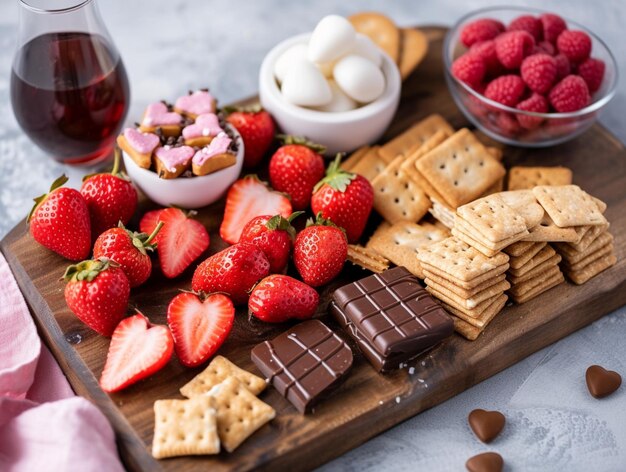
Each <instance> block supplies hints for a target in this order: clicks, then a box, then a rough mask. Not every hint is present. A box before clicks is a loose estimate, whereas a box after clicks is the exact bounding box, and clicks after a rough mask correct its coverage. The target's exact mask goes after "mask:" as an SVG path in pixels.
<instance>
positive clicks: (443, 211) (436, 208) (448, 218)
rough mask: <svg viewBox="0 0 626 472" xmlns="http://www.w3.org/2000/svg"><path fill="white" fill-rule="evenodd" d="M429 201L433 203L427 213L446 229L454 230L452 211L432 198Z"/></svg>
mask: <svg viewBox="0 0 626 472" xmlns="http://www.w3.org/2000/svg"><path fill="white" fill-rule="evenodd" d="M430 200H431V202H432V203H433V206H432V208H430V209H429V210H428V212H429V213H430V214H431V215H433V217H435V219H436V220H437V221H439V222H440V223H441V224H442V225H444V226H445V227H447V228H448V229H452V228H454V211H453V210H450V209H449V208H448V207H447V206H446V205H444V204H442V203H440V202H439V201H437V200H435V199H433V198H432V197H431V199H430Z"/></svg>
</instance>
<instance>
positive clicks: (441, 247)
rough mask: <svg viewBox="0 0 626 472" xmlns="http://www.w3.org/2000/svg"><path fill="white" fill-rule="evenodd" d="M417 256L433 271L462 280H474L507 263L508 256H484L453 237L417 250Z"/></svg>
mask: <svg viewBox="0 0 626 472" xmlns="http://www.w3.org/2000/svg"><path fill="white" fill-rule="evenodd" d="M418 258H419V260H420V262H421V263H422V264H426V265H428V266H430V267H434V268H436V269H437V270H436V271H433V272H435V273H437V272H438V271H439V272H442V273H445V274H448V275H450V276H451V277H453V278H455V279H458V280H461V281H464V282H469V281H471V280H474V279H476V278H477V277H480V276H482V275H484V274H486V273H488V272H489V271H491V270H494V269H497V268H499V267H501V266H502V265H504V264H506V265H508V264H507V262H508V260H509V256H507V255H506V254H503V253H499V254H497V255H496V256H494V257H485V255H483V254H481V253H480V252H479V251H477V250H476V249H474V248H472V247H470V246H468V245H467V244H465V243H464V242H462V241H460V240H458V239H457V238H455V237H449V238H447V239H444V240H443V241H440V242H438V243H435V244H432V245H430V246H427V247H425V248H424V249H423V250H422V251H420V252H419V254H418Z"/></svg>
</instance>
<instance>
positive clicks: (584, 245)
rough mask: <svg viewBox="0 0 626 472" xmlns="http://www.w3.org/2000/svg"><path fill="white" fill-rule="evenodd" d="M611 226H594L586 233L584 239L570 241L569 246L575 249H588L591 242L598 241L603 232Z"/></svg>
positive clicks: (580, 250)
mask: <svg viewBox="0 0 626 472" xmlns="http://www.w3.org/2000/svg"><path fill="white" fill-rule="evenodd" d="M608 228H609V224H608V223H607V224H606V225H600V226H592V227H591V229H590V230H589V231H587V232H586V233H585V235H584V236H583V237H582V239H581V240H580V241H578V242H570V243H569V246H571V247H572V249H574V250H575V251H579V252H582V251H586V250H587V249H588V248H589V246H591V244H592V243H593V242H594V241H596V240H597V239H598V238H599V237H600V236H601V235H602V234H605V233H606V232H607V230H608Z"/></svg>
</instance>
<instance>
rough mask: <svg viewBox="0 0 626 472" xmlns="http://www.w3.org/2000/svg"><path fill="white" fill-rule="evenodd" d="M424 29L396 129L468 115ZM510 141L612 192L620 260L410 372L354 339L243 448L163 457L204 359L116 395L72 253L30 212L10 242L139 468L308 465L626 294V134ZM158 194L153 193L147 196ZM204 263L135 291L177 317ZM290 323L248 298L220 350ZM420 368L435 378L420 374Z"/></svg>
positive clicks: (73, 376)
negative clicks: (79, 290)
mask: <svg viewBox="0 0 626 472" xmlns="http://www.w3.org/2000/svg"><path fill="white" fill-rule="evenodd" d="M423 30H424V31H425V32H426V33H427V34H428V37H429V40H430V51H429V54H428V56H427V58H426V59H425V61H424V63H423V64H422V65H421V66H420V67H419V69H418V70H417V71H416V72H415V73H414V74H413V75H412V76H411V77H410V78H409V79H408V80H407V81H406V82H405V84H404V87H403V91H402V101H401V106H400V109H399V111H398V113H397V116H396V118H395V120H394V122H393V125H392V126H391V128H390V129H389V130H388V132H387V135H386V138H389V137H392V136H394V135H396V134H397V133H399V132H401V131H402V130H404V129H405V128H407V127H408V126H410V125H411V124H413V123H414V122H415V121H416V120H418V119H420V118H422V117H424V116H426V115H428V114H430V113H433V112H437V113H440V114H442V115H444V116H445V117H446V118H448V119H449V121H450V122H451V123H452V124H453V125H454V126H455V127H457V128H458V127H462V126H466V125H467V122H466V120H465V118H464V117H463V116H462V115H461V113H460V112H459V111H458V110H457V108H456V107H455V105H454V104H453V102H452V100H451V98H450V96H449V94H448V91H447V89H446V86H445V83H444V79H443V73H442V61H441V55H440V51H441V44H442V39H443V35H444V34H445V30H443V29H441V28H423ZM504 153H505V163H506V164H507V166H511V165H515V164H522V163H523V164H525V165H537V164H541V165H559V164H562V165H566V166H568V167H571V168H572V169H573V170H574V180H575V183H577V184H579V185H581V186H582V187H583V188H584V189H585V190H587V191H588V192H590V193H591V194H593V195H595V196H597V197H599V198H601V199H602V200H604V201H606V202H607V203H608V210H607V212H606V216H607V218H608V219H609V220H610V221H611V232H612V233H613V235H614V236H615V252H616V254H617V257H618V263H617V265H616V266H615V267H613V268H611V269H610V270H608V271H606V272H604V273H603V274H601V275H599V276H598V277H596V278H594V279H592V280H591V281H590V282H588V283H587V284H585V285H583V286H580V287H577V286H574V285H571V284H562V285H560V286H559V287H557V288H555V289H553V290H550V291H549V292H547V293H545V294H543V295H541V296H540V297H538V298H536V299H535V300H532V301H531V302H529V303H526V304H524V305H519V306H509V307H507V308H505V310H504V311H503V312H502V313H501V314H499V315H498V316H497V317H496V319H495V320H494V321H493V322H492V323H491V324H490V325H489V327H488V328H487V329H486V330H485V332H484V334H483V335H482V336H480V337H479V339H478V340H477V341H475V342H468V341H466V340H464V339H463V338H461V337H459V336H456V335H455V336H453V337H451V338H450V339H448V340H446V341H445V342H444V343H443V344H442V345H441V346H439V347H438V348H436V349H435V350H433V351H431V352H430V353H428V354H426V355H425V356H423V357H421V358H418V359H416V360H414V361H412V362H410V363H409V366H414V367H415V373H414V375H409V374H408V371H407V369H403V370H399V371H396V372H393V373H391V374H389V375H379V374H377V373H376V372H375V371H374V369H373V368H372V367H371V366H370V365H369V364H368V363H367V362H366V361H365V360H364V359H363V358H362V356H361V355H360V354H359V353H358V349H357V348H356V347H355V346H353V348H354V352H355V364H354V368H353V369H352V371H351V373H350V375H349V377H348V379H347V380H346V382H345V383H344V384H343V385H342V386H341V387H340V389H339V390H338V391H337V392H336V393H335V394H334V395H333V396H332V397H331V398H329V399H328V400H327V401H325V402H324V403H322V404H321V405H320V406H319V407H318V408H317V409H316V410H315V411H314V413H312V414H309V415H307V416H302V415H300V414H299V413H297V412H296V410H295V409H294V408H293V407H292V406H291V405H290V404H289V403H288V402H287V401H286V400H285V399H283V398H282V397H281V396H280V395H278V394H277V393H276V391H275V390H274V389H273V388H271V387H270V388H268V389H267V391H266V392H264V393H263V394H261V399H262V400H264V401H266V402H268V403H269V404H271V405H272V406H273V407H274V408H275V409H276V411H277V416H276V419H275V420H273V421H272V422H271V423H270V424H268V425H266V426H264V427H263V428H262V429H260V430H259V431H258V432H257V433H255V434H254V435H253V436H252V437H251V438H249V439H248V440H247V441H246V442H245V443H244V444H243V445H242V446H241V447H240V448H239V449H237V450H236V451H235V452H234V453H232V454H228V453H225V452H222V453H221V454H220V455H218V456H215V457H193V458H190V457H183V458H175V459H166V460H161V461H156V460H154V459H153V458H152V457H151V455H150V446H151V442H152V431H153V422H154V418H153V410H152V405H153V403H154V401H155V400H157V399H161V398H181V397H180V395H179V393H178V389H179V388H180V386H182V385H183V384H184V383H185V382H187V381H188V380H189V379H191V378H192V377H193V376H194V375H196V374H197V373H198V372H199V371H200V370H201V369H186V368H185V367H183V366H182V365H181V364H180V363H179V362H178V361H177V360H176V359H173V360H172V361H171V362H170V363H169V364H168V365H167V367H165V368H164V369H163V370H162V371H160V372H159V373H157V374H156V375H154V376H153V377H151V378H149V379H146V380H145V381H142V382H139V383H138V384H136V385H134V386H132V387H130V388H128V389H127V390H125V391H123V392H120V393H117V394H113V395H107V394H106V393H104V392H103V391H102V390H100V388H99V387H98V382H97V380H98V378H99V377H100V374H101V372H102V368H103V365H104V361H105V358H106V352H107V348H108V344H109V340H108V339H107V338H103V337H101V336H98V335H97V334H95V333H93V332H92V331H90V330H89V329H87V328H86V327H85V326H84V325H83V324H82V323H81V322H80V321H78V320H77V318H76V317H75V316H74V315H73V314H72V313H71V312H70V311H69V309H68V308H67V306H66V304H65V301H64V298H63V288H64V282H62V281H60V277H61V276H62V274H63V271H64V269H65V267H66V266H67V265H68V262H67V261H66V260H63V259H62V258H60V257H59V256H57V255H55V254H53V253H52V252H50V251H48V250H46V249H44V248H43V247H41V246H39V245H38V244H37V243H35V242H34V241H33V240H32V238H31V237H30V235H29V234H28V228H27V225H26V223H25V222H21V223H20V224H19V225H18V226H17V227H15V228H14V229H13V230H12V231H11V232H10V233H9V234H8V235H7V236H6V238H5V239H4V240H3V241H2V242H1V243H0V249H1V250H2V252H3V253H4V255H5V257H6V258H7V260H8V262H9V264H10V266H11V268H12V270H13V272H14V274H15V277H16V278H17V281H18V284H19V286H20V288H21V289H22V291H23V293H24V296H25V298H26V300H27V302H28V304H29V306H30V309H31V311H32V313H33V315H34V317H35V320H36V323H37V326H38V328H39V331H40V334H41V336H42V337H43V339H44V341H45V342H46V344H47V345H48V346H49V347H50V349H51V350H52V352H53V353H54V356H55V357H56V359H57V360H58V362H59V363H60V365H61V368H62V369H63V371H64V372H65V373H66V375H67V376H68V378H69V381H70V383H71V384H72V386H73V388H74V389H75V391H76V392H77V393H78V394H79V395H83V396H85V397H86V398H88V399H90V400H91V401H92V402H93V403H95V404H96V405H98V407H99V408H100V409H101V410H102V411H103V412H104V414H105V415H106V416H107V417H108V418H109V420H110V421H111V424H112V425H113V428H114V429H115V431H116V433H117V441H118V446H119V450H120V454H121V457H122V459H123V460H124V462H125V465H126V466H127V468H128V469H131V470H176V471H191V470H208V469H210V470H216V471H217V470H230V469H236V470H251V469H267V470H269V469H271V470H306V469H311V468H313V467H315V466H317V465H320V464H322V463H324V462H326V461H328V460H330V459H332V458H334V457H336V456H338V455H340V454H342V453H344V452H346V451H348V450H350V449H352V448H354V447H356V446H358V445H359V444H361V443H363V442H364V441H366V440H367V439H369V438H371V437H373V436H375V435H376V434H378V433H380V432H382V431H384V430H386V429H388V428H390V427H392V426H393V425H395V424H397V423H399V422H401V421H403V420H405V419H407V418H409V417H411V416H413V415H416V414H417V413H419V412H421V411H423V410H425V409H427V408H430V407H432V406H434V405H437V404H439V403H441V402H443V401H445V400H446V399H448V398H450V397H452V396H454V395H456V394H458V393H460V392H462V391H464V390H466V389H467V388H469V387H471V386H472V385H474V384H476V383H478V382H481V381H482V380H484V379H486V378H488V377H490V376H492V375H494V374H496V373H497V372H499V371H501V370H503V369H505V368H507V367H508V366H510V365H512V364H514V363H516V362H518V361H519V360H521V359H523V358H524V357H526V356H528V355H530V354H532V353H533V352H535V351H537V350H539V349H541V348H543V347H545V346H547V345H549V344H551V343H553V342H555V341H557V340H558V339H561V338H563V337H564V336H567V335H568V334H570V333H572V332H573V331H576V330H577V329H580V328H582V327H583V326H585V325H588V324H589V323H591V322H592V321H594V320H596V319H597V318H599V317H601V316H602V315H605V314H607V313H609V312H611V311H613V310H614V309H616V308H618V307H619V306H622V305H624V304H626V257H625V256H626V237H625V236H626V216H625V215H626V151H625V150H624V146H623V145H622V143H620V142H619V141H618V140H617V139H616V138H614V137H613V136H612V135H611V134H610V133H608V132H607V131H606V130H605V129H604V128H602V127H601V126H600V125H596V126H594V127H593V128H592V129H591V130H589V131H588V132H587V133H585V134H584V135H582V136H581V137H579V138H577V139H575V140H574V141H572V142H570V143H566V144H563V145H560V146H558V147H554V148H548V149H540V150H525V149H516V148H508V147H507V148H505V149H504ZM146 205H148V204H147V203H146V202H144V203H143V206H144V208H146ZM222 211H223V204H220V203H218V204H215V205H212V206H211V207H208V208H206V209H204V210H202V211H200V213H199V219H200V220H201V221H202V222H203V223H204V224H205V225H206V226H207V228H208V229H209V231H210V235H211V245H210V248H209V251H208V253H210V254H212V253H214V252H216V251H217V250H219V249H221V248H223V247H225V244H224V243H223V242H222V241H221V240H220V239H219V236H218V228H219V224H220V218H221V215H222ZM135 223H136V221H135ZM192 271H193V268H191V269H190V270H188V271H187V272H186V273H185V274H184V275H183V276H182V277H180V278H179V279H177V280H175V281H170V280H166V279H164V278H163V277H162V276H160V274H158V273H157V274H154V275H153V276H152V278H151V279H150V281H149V282H148V283H147V284H146V285H144V286H143V287H140V288H138V289H137V290H134V291H133V294H132V297H131V304H132V306H135V307H137V308H139V309H140V310H141V311H142V312H144V313H145V314H146V315H147V316H148V317H149V318H150V319H151V321H152V322H154V323H165V313H166V308H167V305H168V303H169V301H170V300H171V299H172V297H173V296H174V295H175V294H176V293H177V291H178V289H181V288H188V287H189V285H190V279H191V275H192ZM157 272H158V271H157ZM365 275H367V273H366V272H364V271H363V270H361V269H358V268H355V267H351V266H349V265H347V266H346V269H345V270H344V272H343V273H342V275H341V276H340V278H339V279H338V280H337V281H335V282H334V283H333V284H331V285H330V286H328V287H325V288H324V289H323V290H322V293H321V299H322V301H323V303H322V304H321V306H320V309H319V314H320V316H322V317H323V318H322V319H323V320H324V321H325V322H327V323H328V325H329V326H331V327H332V328H335V329H336V328H337V325H336V324H335V323H334V322H333V321H332V320H331V319H330V318H329V317H328V316H327V315H326V304H327V302H328V300H329V296H330V294H331V293H332V290H333V289H334V288H336V287H337V286H340V285H343V284H344V283H347V282H350V281H352V280H354V279H356V278H357V277H362V276H365ZM285 328H286V326H279V327H276V326H269V325H266V324H263V323H261V322H255V321H254V320H252V321H249V320H248V316H247V314H246V312H245V309H243V308H242V309H240V310H239V313H238V316H237V318H236V321H235V326H234V329H233V331H232V333H231V335H230V337H229V338H228V340H227V342H226V343H225V344H224V346H223V347H222V348H221V350H220V354H222V355H224V356H226V357H228V358H229V359H231V360H232V361H233V362H235V363H236V364H238V365H240V366H241V367H243V368H246V369H248V370H251V371H253V372H256V369H255V367H254V365H253V364H252V362H251V361H250V349H251V348H252V347H253V346H254V345H255V344H257V343H258V342H260V341H261V340H263V339H266V338H268V337H272V336H275V335H276V334H278V333H279V332H281V331H282V330H284V329H285ZM340 334H341V333H340ZM344 337H345V338H347V336H344ZM418 378H419V379H422V380H423V381H424V382H419V381H418Z"/></svg>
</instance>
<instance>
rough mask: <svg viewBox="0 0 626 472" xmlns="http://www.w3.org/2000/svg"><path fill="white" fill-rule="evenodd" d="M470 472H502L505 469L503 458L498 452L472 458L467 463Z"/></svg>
mask: <svg viewBox="0 0 626 472" xmlns="http://www.w3.org/2000/svg"><path fill="white" fill-rule="evenodd" d="M465 467H466V468H467V470H469V471H470V472H500V471H501V470H502V467H504V461H503V460H502V456H501V455H500V454H498V453H496V452H485V453H483V454H478V455H477V456H474V457H470V458H469V459H468V460H467V462H466V463H465Z"/></svg>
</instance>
